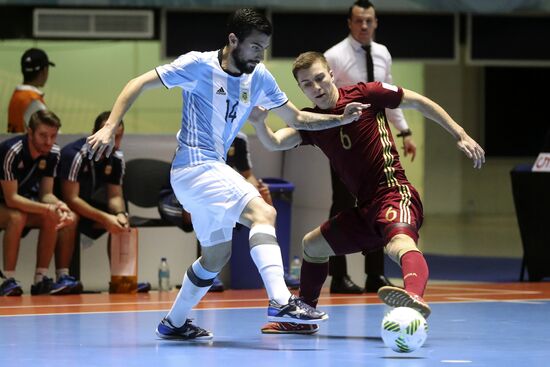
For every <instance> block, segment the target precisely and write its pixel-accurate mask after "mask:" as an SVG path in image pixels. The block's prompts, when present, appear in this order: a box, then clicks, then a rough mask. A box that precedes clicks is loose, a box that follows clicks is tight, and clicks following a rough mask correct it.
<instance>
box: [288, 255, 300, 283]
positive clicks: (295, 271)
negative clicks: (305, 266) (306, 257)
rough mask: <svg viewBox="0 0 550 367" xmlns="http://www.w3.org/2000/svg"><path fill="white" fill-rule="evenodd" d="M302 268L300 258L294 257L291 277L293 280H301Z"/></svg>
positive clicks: (291, 263)
mask: <svg viewBox="0 0 550 367" xmlns="http://www.w3.org/2000/svg"><path fill="white" fill-rule="evenodd" d="M301 268H302V261H301V260H300V258H299V257H298V256H294V258H293V259H292V261H291V262H290V277H291V278H292V279H296V280H300V269H301Z"/></svg>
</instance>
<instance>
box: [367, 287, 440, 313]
mask: <svg viewBox="0 0 550 367" xmlns="http://www.w3.org/2000/svg"><path fill="white" fill-rule="evenodd" d="M378 297H380V299H381V300H382V301H383V302H384V303H385V304H387V305H388V306H391V307H409V308H412V309H414V310H416V311H418V312H420V314H421V315H422V316H424V318H425V319H427V318H428V317H429V316H430V314H431V313H432V310H431V309H430V306H428V305H427V304H424V303H422V302H419V301H418V300H416V299H414V298H413V297H411V295H410V294H409V293H407V291H406V290H404V289H401V288H397V287H390V286H386V287H382V288H380V289H379V290H378Z"/></svg>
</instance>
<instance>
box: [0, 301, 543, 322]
mask: <svg viewBox="0 0 550 367" xmlns="http://www.w3.org/2000/svg"><path fill="white" fill-rule="evenodd" d="M458 298H459V297H457V300H456V301H453V302H447V301H437V302H430V304H452V303H486V302H493V303H498V302H503V301H502V300H494V301H488V300H482V299H476V298H473V299H466V300H460V299H458ZM531 301H541V302H540V304H545V303H548V302H549V301H550V299H546V298H543V299H540V300H531ZM211 302H214V301H211ZM518 302H519V303H521V300H518ZM163 303H167V302H163ZM348 306H349V307H373V306H386V307H389V306H387V305H385V304H384V303H369V304H366V303H350V304H342V305H320V307H321V308H330V307H348ZM265 307H266V306H258V307H244V306H242V307H206V308H197V309H193V311H212V310H218V311H223V310H253V309H263V308H265ZM168 309H169V307H167V308H162V309H154V310H125V311H85V312H59V313H56V312H52V313H25V314H17V315H0V319H1V318H7V317H28V316H56V315H95V314H110V313H113V314H116V313H142V312H166V311H168Z"/></svg>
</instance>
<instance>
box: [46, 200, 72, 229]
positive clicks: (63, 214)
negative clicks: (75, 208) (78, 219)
mask: <svg viewBox="0 0 550 367" xmlns="http://www.w3.org/2000/svg"><path fill="white" fill-rule="evenodd" d="M48 215H49V216H50V217H51V218H53V219H54V220H55V222H56V223H57V224H56V226H55V229H56V230H60V229H62V228H64V227H66V226H68V225H69V224H72V223H74V221H75V215H74V213H73V212H72V211H71V209H69V207H68V206H67V204H65V203H64V202H62V201H58V202H57V203H55V204H49V206H48Z"/></svg>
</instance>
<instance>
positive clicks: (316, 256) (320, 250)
mask: <svg viewBox="0 0 550 367" xmlns="http://www.w3.org/2000/svg"><path fill="white" fill-rule="evenodd" d="M302 250H303V257H304V259H306V260H307V261H309V262H313V263H324V262H327V261H328V258H329V254H327V253H326V250H325V248H324V247H323V246H321V244H320V243H319V241H318V237H317V234H316V233H315V232H309V233H308V234H306V235H305V236H304V238H303V240H302Z"/></svg>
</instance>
